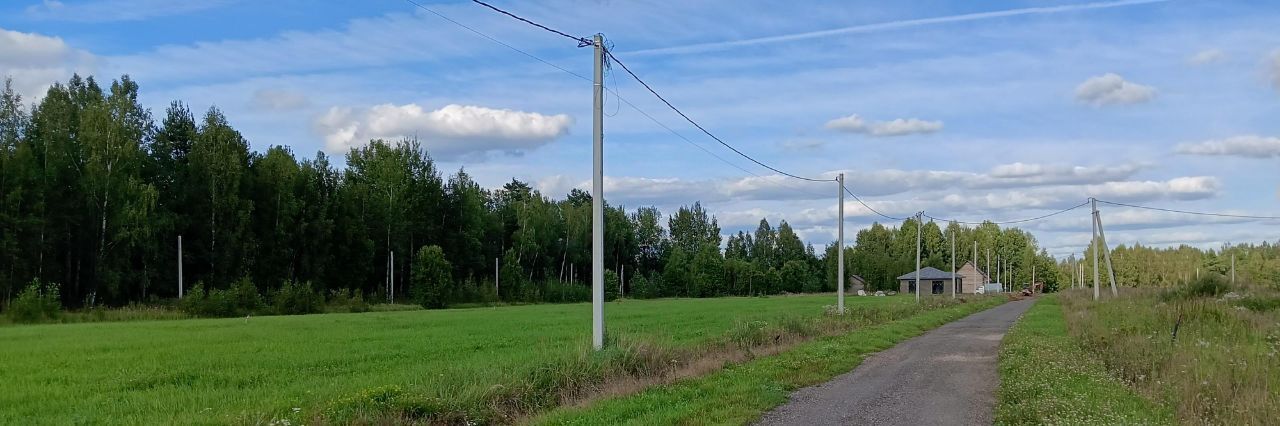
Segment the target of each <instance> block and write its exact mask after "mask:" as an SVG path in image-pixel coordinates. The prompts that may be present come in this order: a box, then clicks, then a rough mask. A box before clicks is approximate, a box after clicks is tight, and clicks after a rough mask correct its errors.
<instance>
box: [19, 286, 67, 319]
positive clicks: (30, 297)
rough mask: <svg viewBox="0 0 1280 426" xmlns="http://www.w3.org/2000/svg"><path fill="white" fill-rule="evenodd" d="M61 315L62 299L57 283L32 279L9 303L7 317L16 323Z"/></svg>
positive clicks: (54, 317) (55, 317) (56, 317)
mask: <svg viewBox="0 0 1280 426" xmlns="http://www.w3.org/2000/svg"><path fill="white" fill-rule="evenodd" d="M61 315H62V301H61V298H60V297H59V293H58V285H57V284H48V283H41V282H40V280H33V281H31V284H30V285H28V286H27V288H26V289H24V290H22V293H19V294H18V297H17V298H15V299H13V302H10V303H9V318H11V319H12V320H13V322H18V323H34V322H41V321H46V320H57V319H58V317H60V316H61Z"/></svg>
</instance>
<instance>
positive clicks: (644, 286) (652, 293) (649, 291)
mask: <svg viewBox="0 0 1280 426" xmlns="http://www.w3.org/2000/svg"><path fill="white" fill-rule="evenodd" d="M660 295H662V291H661V290H659V289H658V286H657V284H656V283H654V282H653V281H649V279H648V278H645V276H644V275H640V276H638V277H635V278H632V279H631V297H634V298H636V299H652V298H655V297H658V296H660Z"/></svg>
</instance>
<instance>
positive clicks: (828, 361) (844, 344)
mask: <svg viewBox="0 0 1280 426" xmlns="http://www.w3.org/2000/svg"><path fill="white" fill-rule="evenodd" d="M1005 300H1006V299H1004V298H994V297H991V298H980V299H976V300H974V301H972V302H970V303H962V304H955V305H950V306H946V307H942V308H938V309H933V310H926V311H922V312H917V313H915V314H914V315H911V316H908V317H904V318H901V319H896V320H892V321H888V322H883V323H879V324H877V325H870V326H865V327H855V328H853V329H852V330H853V331H851V332H847V333H843V334H839V335H834V336H825V337H820V338H817V339H815V340H813V341H809V342H806V343H802V344H799V345H797V346H795V347H794V348H792V349H790V350H787V351H785V352H782V353H779V354H776V355H773V356H765V357H760V358H756V359H753V360H750V361H747V362H743V363H736V364H728V365H725V366H724V368H723V369H720V370H718V371H715V372H713V373H710V374H707V375H704V376H700V377H696V378H687V379H683V380H679V381H676V382H674V383H670V384H664V385H659V386H653V387H650V388H647V389H646V390H643V391H641V392H639V393H634V394H630V395H625V396H620V397H614V398H608V399H604V400H599V401H596V402H595V403H593V404H589V405H585V406H584V405H576V406H566V407H561V408H558V409H556V410H553V411H551V412H549V413H547V414H545V415H543V416H540V417H537V418H534V419H531V420H530V422H531V423H534V424H564V425H596V424H635V425H652V424H744V423H747V422H750V421H753V420H755V419H758V418H759V417H760V415H761V414H763V413H764V412H765V411H766V410H768V409H770V408H773V407H776V406H778V405H780V404H782V403H784V402H786V401H787V395H788V394H790V392H791V391H793V390H795V389H798V388H801V387H805V386H809V385H813V384H817V383H821V382H823V381H826V380H829V379H831V378H832V377H835V376H837V375H839V374H842V373H845V372H848V371H850V370H852V369H853V368H854V367H857V366H858V364H860V363H861V362H862V360H863V359H865V358H866V357H867V356H870V355H871V354H873V353H875V352H879V351H881V350H884V349H887V348H890V347H892V346H893V345H895V344H897V343H898V342H901V341H902V340H905V339H908V338H910V337H913V336H916V335H920V334H923V333H924V332H925V331H928V330H930V329H933V328H935V327H938V326H940V325H942V324H946V323H947V322H950V321H953V320H956V319H959V318H962V317H964V316H967V315H969V314H972V313H974V312H978V311H981V310H984V309H988V308H991V307H993V306H996V305H999V304H1000V303H1003V302H1004V301H1005Z"/></svg>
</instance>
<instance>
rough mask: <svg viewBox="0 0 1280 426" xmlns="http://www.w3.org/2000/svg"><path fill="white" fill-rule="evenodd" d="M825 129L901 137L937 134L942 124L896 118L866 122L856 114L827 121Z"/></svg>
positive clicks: (916, 119) (939, 122)
mask: <svg viewBox="0 0 1280 426" xmlns="http://www.w3.org/2000/svg"><path fill="white" fill-rule="evenodd" d="M826 127H827V128H828V129H831V130H837V131H842V132H849V133H863V134H868V135H871V136H903V135H911V134H926V133H935V132H938V131H940V130H942V122H941V121H925V120H921V119H918V118H897V119H893V120H889V121H874V122H867V121H866V120H863V119H862V117H859V116H858V115H857V114H853V115H850V116H847V117H840V118H837V119H834V120H831V121H828V122H827V125H826Z"/></svg>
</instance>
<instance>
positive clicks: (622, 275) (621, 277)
mask: <svg viewBox="0 0 1280 426" xmlns="http://www.w3.org/2000/svg"><path fill="white" fill-rule="evenodd" d="M626 283H627V265H621V266H619V267H618V298H619V299H621V298H623V297H624V296H626V294H624V293H623V288H622V287H623V285H625V284H626Z"/></svg>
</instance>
